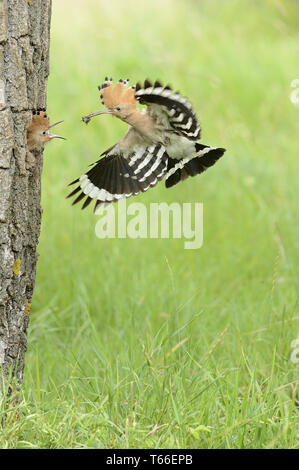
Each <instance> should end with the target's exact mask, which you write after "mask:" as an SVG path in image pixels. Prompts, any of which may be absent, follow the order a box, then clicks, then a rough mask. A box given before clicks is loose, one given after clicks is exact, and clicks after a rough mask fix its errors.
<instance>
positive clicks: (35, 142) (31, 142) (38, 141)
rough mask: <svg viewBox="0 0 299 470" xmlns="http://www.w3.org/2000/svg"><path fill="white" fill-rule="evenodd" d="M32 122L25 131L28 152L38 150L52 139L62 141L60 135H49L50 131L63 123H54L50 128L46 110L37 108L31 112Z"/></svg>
mask: <svg viewBox="0 0 299 470" xmlns="http://www.w3.org/2000/svg"><path fill="white" fill-rule="evenodd" d="M32 114H33V116H32V121H31V124H30V126H29V127H28V129H27V147H28V150H34V149H36V150H40V149H41V148H43V147H44V145H45V144H46V143H47V142H50V140H52V139H55V138H56V139H64V140H65V138H64V137H61V136H60V135H56V134H51V132H50V129H51V128H52V127H54V126H57V124H60V123H61V122H63V121H58V122H55V124H52V125H51V126H50V120H49V117H48V115H47V113H46V108H39V109H37V110H33V111H32Z"/></svg>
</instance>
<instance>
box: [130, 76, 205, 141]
mask: <svg viewBox="0 0 299 470" xmlns="http://www.w3.org/2000/svg"><path fill="white" fill-rule="evenodd" d="M135 98H136V99H137V100H138V101H139V103H140V104H145V105H146V106H147V107H148V112H149V114H151V115H152V116H153V117H155V118H156V119H157V120H158V121H159V120H160V121H163V118H164V119H165V117H166V119H167V121H168V123H169V126H170V128H172V129H173V130H174V131H176V132H177V133H179V134H180V135H183V136H184V137H187V138H188V139H190V140H198V139H199V138H200V124H199V122H198V120H197V117H196V114H195V112H194V110H193V109H192V105H191V104H190V103H189V102H188V100H187V99H186V98H184V97H183V96H181V95H180V94H179V93H178V92H174V91H173V90H172V89H171V88H170V87H169V86H166V87H163V86H162V84H161V83H160V82H158V81H156V82H155V83H154V85H152V84H151V82H150V81H149V80H145V82H144V86H143V87H142V86H141V85H140V84H139V83H137V85H136V91H135Z"/></svg>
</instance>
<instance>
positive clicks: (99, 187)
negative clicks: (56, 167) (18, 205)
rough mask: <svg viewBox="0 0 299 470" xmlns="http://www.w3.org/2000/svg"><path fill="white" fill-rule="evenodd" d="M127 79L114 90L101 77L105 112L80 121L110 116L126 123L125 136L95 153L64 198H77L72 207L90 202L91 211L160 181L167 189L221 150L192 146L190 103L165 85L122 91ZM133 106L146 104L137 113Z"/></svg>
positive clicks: (194, 125)
mask: <svg viewBox="0 0 299 470" xmlns="http://www.w3.org/2000/svg"><path fill="white" fill-rule="evenodd" d="M128 81H129V80H128V79H127V80H119V81H118V82H117V83H116V84H115V85H114V86H113V84H112V78H111V79H110V80H109V79H108V78H107V77H106V78H105V82H104V84H103V85H102V86H99V87H98V88H99V90H100V93H101V99H102V104H104V106H105V107H106V109H105V110H102V111H96V112H94V113H91V114H89V115H87V116H85V117H83V118H82V120H83V122H85V123H86V124H88V122H89V121H90V119H91V118H92V117H94V116H97V115H99V114H111V115H112V116H116V117H118V118H119V119H121V120H122V121H124V122H126V123H127V124H129V126H130V127H129V130H128V131H127V133H126V134H125V136H124V137H123V138H122V139H121V140H120V141H119V142H118V143H116V144H115V145H113V146H112V147H110V148H109V149H108V150H105V152H103V153H102V154H101V156H103V155H104V157H103V158H101V159H100V160H98V161H97V162H95V163H94V164H93V167H92V168H91V169H90V170H89V171H87V172H86V173H85V174H84V175H82V176H81V177H80V178H78V179H76V180H75V181H73V182H72V183H70V184H71V185H72V184H75V183H79V186H78V187H77V188H76V189H75V190H74V191H72V192H71V193H70V194H69V195H68V197H71V196H73V195H75V194H77V193H78V192H79V191H80V194H79V195H78V196H77V198H76V199H75V200H74V202H73V204H76V203H77V202H79V201H81V200H82V199H83V198H84V197H85V196H86V199H85V201H84V204H83V206H82V209H84V208H85V207H87V206H88V205H89V204H90V202H91V201H92V199H95V200H96V204H95V208H94V210H95V211H96V209H97V207H99V206H100V205H101V204H103V203H105V204H106V203H110V202H115V201H118V200H119V199H122V198H128V197H130V196H136V195H137V194H139V193H140V192H144V191H146V190H147V189H149V188H151V187H153V186H155V185H156V184H157V183H158V182H159V181H160V180H162V179H163V178H165V185H166V187H167V188H170V187H171V186H174V185H175V184H177V183H178V182H179V181H181V180H184V179H186V178H188V176H195V175H197V174H199V173H202V172H203V171H205V170H206V169H207V168H209V167H210V166H212V165H214V164H215V163H216V162H217V160H219V158H220V157H222V155H223V154H224V152H225V149H224V148H217V147H209V146H207V145H203V144H200V143H198V142H197V141H198V140H199V138H200V125H199V122H198V120H197V117H196V114H195V112H194V111H193V109H192V106H191V104H190V103H189V102H188V101H187V99H186V98H184V97H183V96H181V95H180V94H179V93H178V92H173V91H172V89H171V88H170V87H169V86H165V87H163V85H162V84H161V83H160V82H159V81H156V82H155V83H154V84H152V83H151V82H150V81H149V80H145V82H144V85H143V86H141V85H140V84H139V83H137V85H136V86H132V87H128V86H127V84H128ZM137 102H139V103H140V104H142V105H146V109H144V110H143V111H139V110H138V108H137Z"/></svg>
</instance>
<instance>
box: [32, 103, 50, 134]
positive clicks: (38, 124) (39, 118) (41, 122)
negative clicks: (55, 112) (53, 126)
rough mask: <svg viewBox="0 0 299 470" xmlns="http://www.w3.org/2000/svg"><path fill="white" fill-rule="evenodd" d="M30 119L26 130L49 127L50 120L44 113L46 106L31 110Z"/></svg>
mask: <svg viewBox="0 0 299 470" xmlns="http://www.w3.org/2000/svg"><path fill="white" fill-rule="evenodd" d="M32 115H33V116H32V121H31V124H30V126H29V128H28V132H30V131H33V130H34V129H36V128H40V129H45V130H47V129H49V127H50V120H49V117H48V115H47V113H46V108H39V109H37V110H33V111H32Z"/></svg>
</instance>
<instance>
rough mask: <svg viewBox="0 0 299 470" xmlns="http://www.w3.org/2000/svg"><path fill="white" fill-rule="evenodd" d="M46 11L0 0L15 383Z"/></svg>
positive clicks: (7, 367) (1, 303) (1, 263)
mask: <svg viewBox="0 0 299 470" xmlns="http://www.w3.org/2000/svg"><path fill="white" fill-rule="evenodd" d="M50 17H51V0H0V374H1V376H0V381H1V383H2V385H3V382H5V383H7V378H8V377H9V376H10V377H11V376H12V377H14V378H15V379H16V380H17V383H21V382H22V378H23V371H24V358H25V352H26V344H27V341H26V331H27V327H28V323H29V316H30V307H31V299H32V294H33V288H34V283H35V271H36V262H37V252H36V246H37V243H38V239H39V233H40V223H41V206H40V192H41V187H40V186H41V185H40V182H41V171H42V152H37V153H36V163H35V166H34V167H33V168H31V169H30V170H27V169H26V152H27V149H26V130H27V127H28V126H29V124H30V122H31V119H32V109H35V108H43V107H45V103H46V86H47V78H48V75H49V35H50ZM1 371H2V372H1ZM10 383H12V381H11V380H10ZM0 389H1V387H0Z"/></svg>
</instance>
